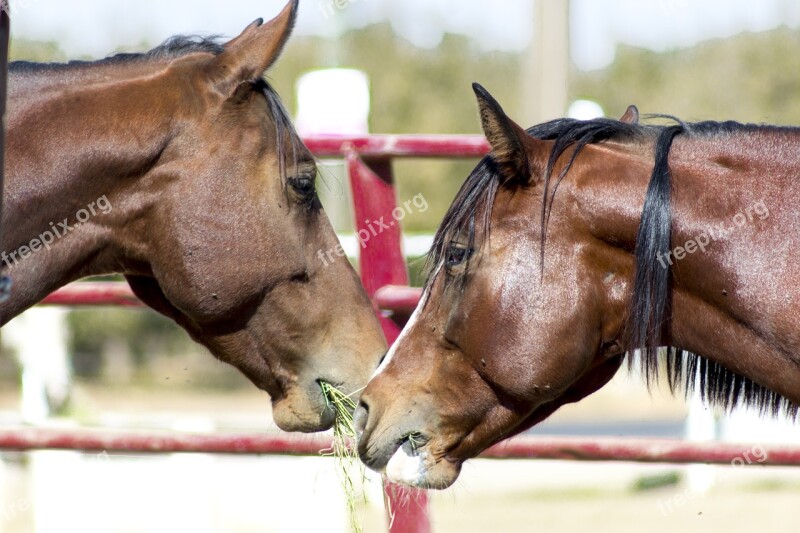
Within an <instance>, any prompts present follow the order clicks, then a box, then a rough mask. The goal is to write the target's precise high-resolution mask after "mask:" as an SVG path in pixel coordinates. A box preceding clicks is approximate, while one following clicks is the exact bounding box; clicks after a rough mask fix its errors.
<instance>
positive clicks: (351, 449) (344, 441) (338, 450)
mask: <svg viewBox="0 0 800 533" xmlns="http://www.w3.org/2000/svg"><path fill="white" fill-rule="evenodd" d="M321 386H322V393H323V394H324V395H325V403H326V404H327V405H328V407H330V408H331V409H333V411H334V412H335V413H336V421H335V422H334V424H333V447H332V449H331V451H330V453H325V454H324V455H328V456H332V457H334V458H336V466H337V469H338V471H339V478H340V479H341V482H342V489H343V490H344V493H345V498H346V500H347V512H348V515H349V516H350V526H351V527H352V529H353V532H354V533H362V532H363V527H362V524H361V521H360V520H359V516H358V507H357V502H358V499H359V498H358V492H357V490H356V482H355V481H354V480H353V478H352V477H351V475H350V472H351V471H352V469H353V468H357V469H358V472H359V473H360V475H361V483H362V485H363V483H364V479H365V476H366V474H365V470H364V465H362V464H361V462H360V461H359V460H358V452H357V451H356V448H355V441H356V428H355V426H354V425H353V411H354V410H355V408H356V402H355V400H353V399H352V398H351V397H350V396H348V395H347V394H345V393H343V392H342V391H340V390H339V389H337V388H336V387H334V386H333V385H331V384H329V383H325V382H322V383H321ZM362 498H363V499H364V502H365V503H366V494H363V495H362Z"/></svg>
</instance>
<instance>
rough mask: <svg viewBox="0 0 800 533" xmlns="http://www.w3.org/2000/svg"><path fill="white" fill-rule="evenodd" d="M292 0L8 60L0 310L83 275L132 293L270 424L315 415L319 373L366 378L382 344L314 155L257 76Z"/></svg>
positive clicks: (293, 425)
mask: <svg viewBox="0 0 800 533" xmlns="http://www.w3.org/2000/svg"><path fill="white" fill-rule="evenodd" d="M296 10H297V2H296V1H293V2H291V3H290V4H289V5H288V6H287V7H286V8H285V9H284V10H283V12H282V13H281V14H280V15H278V17H276V18H275V19H274V20H272V21H270V22H268V23H267V24H262V21H260V20H259V21H257V22H255V23H253V24H251V25H250V26H249V27H248V28H247V29H246V30H245V31H244V32H243V33H242V34H241V35H240V36H239V37H237V38H235V39H233V40H232V41H230V42H228V43H227V44H224V45H220V44H217V43H216V42H215V41H213V40H207V39H195V38H185V37H177V38H173V39H170V40H169V41H167V42H166V43H165V44H163V45H162V46H160V47H158V48H156V49H154V50H152V51H150V52H148V53H144V54H124V55H117V56H112V57H110V58H108V59H105V60H101V61H97V62H91V63H84V62H73V63H69V64H49V65H39V64H30V63H16V64H14V65H13V66H12V67H11V78H10V87H9V116H8V151H7V162H6V169H7V177H6V184H5V198H6V205H5V209H4V211H3V221H2V227H3V231H4V234H3V242H2V252H3V255H2V261H3V272H2V273H5V272H9V273H10V275H11V276H12V278H13V280H14V287H13V290H12V293H11V299H10V300H9V301H7V302H6V303H4V304H0V324H5V323H6V322H7V321H8V320H10V319H11V318H13V317H14V316H15V315H17V314H19V313H21V312H22V311H24V310H25V309H27V308H28V307H30V306H32V305H34V304H35V303H36V302H38V301H39V300H41V299H42V298H43V297H45V296H46V295H47V294H49V293H50V292H52V291H53V290H55V289H57V288H58V287H61V286H62V285H64V284H66V283H69V282H71V281H73V280H76V279H78V278H81V277H84V276H90V275H96V274H107V273H114V272H117V273H122V274H124V275H125V276H126V278H127V279H128V281H129V282H130V285H131V287H132V288H133V290H134V292H135V293H136V294H137V295H138V296H139V297H140V298H141V299H142V300H144V301H145V302H146V303H147V304H148V305H150V306H151V307H152V308H154V309H156V310H157V311H159V312H161V313H163V314H164V315H166V316H168V317H170V318H172V319H174V320H175V321H176V322H177V323H178V324H180V325H181V326H182V327H183V328H184V329H185V330H186V331H187V332H188V333H189V334H190V335H191V336H192V337H193V338H194V339H195V340H197V341H198V342H200V343H202V344H203V345H205V346H207V347H208V348H209V349H210V350H211V352H212V353H213V354H214V355H215V356H216V357H218V358H220V359H221V360H223V361H226V362H228V363H230V364H232V365H234V366H236V367H237V368H239V369H240V370H241V371H242V372H243V373H244V374H245V375H247V377H248V378H250V380H252V381H253V383H255V384H256V385H257V386H258V387H259V388H261V389H263V390H265V391H267V392H268V393H269V394H270V396H271V397H272V402H273V408H274V412H273V414H274V418H275V421H276V423H277V424H278V426H280V427H281V428H283V429H286V430H300V431H316V430H321V429H325V428H327V427H330V425H331V424H332V421H333V412H332V411H331V410H330V409H328V408H326V404H325V400H324V397H323V395H322V391H321V388H320V384H319V382H320V381H326V382H330V383H331V384H332V385H334V386H337V387H340V388H341V389H342V390H344V391H345V392H347V393H353V392H355V391H357V390H359V389H360V388H361V387H363V386H364V385H366V382H367V380H368V378H369V376H370V374H371V373H372V372H373V371H374V369H375V367H376V366H377V363H378V360H379V358H380V356H381V355H382V354H383V353H384V352H385V343H384V340H383V337H382V334H381V331H380V329H379V325H378V322H377V319H376V318H375V316H374V313H373V308H372V305H371V303H370V301H369V299H368V298H367V296H366V293H365V291H364V290H363V288H362V287H361V285H360V283H359V280H358V277H357V276H356V273H355V272H354V270H353V269H352V267H351V266H350V264H349V263H348V262H347V261H346V260H343V261H338V262H335V263H332V264H329V265H323V264H322V263H321V262H320V261H319V259H318V251H319V250H328V249H332V248H335V247H336V245H337V244H338V243H337V240H336V235H335V233H334V232H333V229H332V228H331V226H330V224H329V222H328V219H327V217H326V215H325V213H324V211H323V210H322V208H321V206H320V203H319V200H318V199H317V195H316V193H315V177H316V172H317V171H316V166H315V161H314V158H313V157H312V155H311V153H310V152H309V151H308V149H307V148H306V147H305V146H304V145H303V143H302V142H301V140H300V139H299V137H298V136H297V134H296V133H295V131H294V128H293V127H292V124H291V122H290V120H289V117H288V115H287V113H286V111H285V110H284V108H283V107H282V105H281V103H280V100H279V99H278V96H277V94H276V93H275V92H274V91H273V90H272V88H271V87H270V86H269V85H268V84H267V83H266V82H265V81H264V79H263V78H262V75H263V74H264V72H265V71H266V70H267V69H268V68H269V67H270V66H271V65H272V63H273V62H274V61H275V60H276V59H277V57H278V55H279V53H280V51H281V49H282V48H283V46H284V44H285V43H286V41H287V39H288V37H289V34H290V32H291V29H292V27H293V24H294V20H295V15H296Z"/></svg>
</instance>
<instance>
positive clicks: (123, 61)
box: [9, 35, 302, 185]
mask: <svg viewBox="0 0 800 533" xmlns="http://www.w3.org/2000/svg"><path fill="white" fill-rule="evenodd" d="M224 51H225V47H224V45H223V43H222V42H221V37H220V36H219V35H211V36H201V35H174V36H172V37H170V38H168V39H167V40H165V41H164V42H163V43H161V44H160V45H158V46H156V47H155V48H152V49H151V50H149V51H147V52H133V53H131V52H122V53H117V54H112V55H110V56H108V57H105V58H103V59H98V60H96V61H82V60H73V61H68V62H66V63H57V62H56V63H37V62H34V61H13V62H11V63H9V74H11V75H14V74H19V75H24V74H35V75H36V74H38V75H47V74H56V73H61V72H69V71H72V70H75V69H85V68H92V67H100V66H116V65H119V66H124V65H133V64H138V63H142V62H157V61H165V60H170V59H177V58H180V57H183V56H186V55H189V54H195V53H207V54H212V55H215V56H216V55H220V54H221V53H222V52H224ZM255 84H256V88H257V89H258V90H260V92H262V93H263V95H264V97H265V98H266V100H267V105H268V107H269V111H270V114H271V115H272V117H273V120H274V121H275V133H276V139H277V141H276V142H277V146H276V148H277V153H279V154H282V153H283V150H284V148H286V146H285V145H286V143H285V140H286V138H287V137H288V139H289V140H290V143H289V144H290V146H289V147H290V148H291V150H292V154H291V160H292V161H294V165H295V166H297V158H298V155H299V153H300V151H301V147H300V145H301V144H302V141H301V140H300V136H299V135H298V134H297V132H296V130H295V129H294V124H293V123H292V119H291V116H290V115H289V112H288V111H287V110H286V108H285V107H284V105H283V102H282V101H281V98H280V96H278V93H277V92H276V91H275V89H274V88H273V87H272V85H271V84H270V83H269V82H268V81H267V80H266V79H265V78H260V79H259V80H255ZM278 160H279V165H280V174H281V179H282V180H283V182H284V185H285V184H286V176H287V168H286V163H285V161H284V158H282V157H279V158H278Z"/></svg>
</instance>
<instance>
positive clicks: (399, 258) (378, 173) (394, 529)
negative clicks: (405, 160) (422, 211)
mask: <svg viewBox="0 0 800 533" xmlns="http://www.w3.org/2000/svg"><path fill="white" fill-rule="evenodd" d="M345 159H346V161H347V171H348V174H349V176H350V185H351V187H352V190H353V206H354V211H355V217H356V218H355V221H356V233H357V235H358V242H359V244H360V246H361V249H360V254H359V267H360V271H361V280H362V282H363V283H364V287H365V288H366V289H367V293H368V294H369V296H370V298H373V299H374V297H375V293H376V292H377V291H378V290H379V289H380V288H381V287H384V286H386V285H408V283H409V278H408V270H407V268H406V261H405V257H404V256H403V249H402V232H401V230H400V224H399V223H398V221H397V220H395V218H394V217H393V216H392V211H393V210H394V209H395V208H396V207H397V194H396V192H395V188H394V178H393V175H392V164H391V160H390V159H387V158H381V159H371V160H370V161H369V163H367V162H365V161H364V160H362V159H361V157H359V155H358V153H356V152H355V151H354V150H353V149H352V148H351V149H348V150H347V151H346V154H345ZM378 222H383V223H384V225H380V224H378ZM376 227H381V228H384V229H383V231H381V232H380V233H378V232H377V231H375V232H373V229H374V228H376ZM387 227H388V229H385V228H387ZM376 233H377V234H376ZM376 311H377V312H378V313H379V315H378V316H379V318H380V321H381V326H382V327H383V333H384V335H386V340H387V342H389V344H391V343H393V342H394V341H395V340H397V336H398V335H399V334H400V330H401V329H402V327H403V324H399V323H397V322H396V321H395V320H393V319H392V317H389V316H386V315H384V314H382V313H381V312H380V311H379V310H378V309H377V306H376ZM384 491H385V496H386V502H387V503H386V505H387V511H388V512H389V515H390V516H389V531H390V533H428V532H429V531H430V530H431V526H430V519H429V517H428V496H427V494H426V493H425V492H424V491H421V490H414V489H408V488H406V487H401V486H399V485H393V484H389V483H387V484H386V485H385V487H384Z"/></svg>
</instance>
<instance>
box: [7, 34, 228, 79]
mask: <svg viewBox="0 0 800 533" xmlns="http://www.w3.org/2000/svg"><path fill="white" fill-rule="evenodd" d="M223 51H224V47H223V45H222V43H220V37H219V36H217V35H212V36H207V37H204V36H200V35H175V36H172V37H170V38H169V39H167V40H166V41H164V42H163V43H161V44H160V45H158V46H156V47H155V48H153V49H151V50H149V51H147V52H120V53H116V54H112V55H110V56H107V57H105V58H103V59H98V60H95V61H84V60H72V61H68V62H66V63H59V62H53V63H37V62H35V61H12V62H11V63H9V65H8V70H9V72H12V73H26V72H42V71H59V70H69V69H76V68H85V67H96V66H102V65H120V64H125V63H136V62H141V61H158V60H163V59H176V58H178V57H183V56H185V55H189V54H194V53H208V54H213V55H219V54H221V53H222V52H223Z"/></svg>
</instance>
